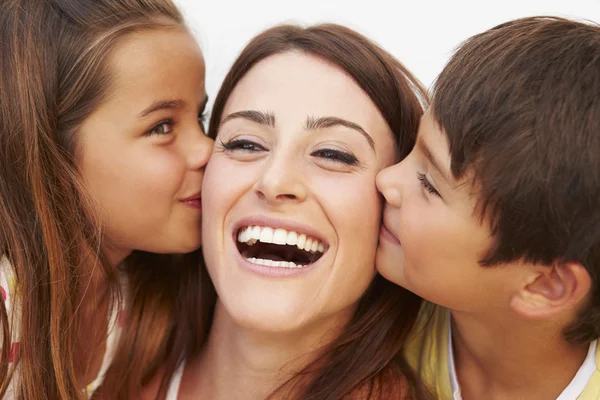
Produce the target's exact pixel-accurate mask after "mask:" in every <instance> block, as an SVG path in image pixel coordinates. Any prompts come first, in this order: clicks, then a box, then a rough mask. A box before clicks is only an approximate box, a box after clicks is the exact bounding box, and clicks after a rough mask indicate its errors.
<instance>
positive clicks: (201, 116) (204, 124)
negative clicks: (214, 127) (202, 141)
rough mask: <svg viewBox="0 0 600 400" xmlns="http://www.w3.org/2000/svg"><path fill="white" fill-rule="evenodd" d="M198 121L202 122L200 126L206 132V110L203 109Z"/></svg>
mask: <svg viewBox="0 0 600 400" xmlns="http://www.w3.org/2000/svg"><path fill="white" fill-rule="evenodd" d="M198 123H199V124H200V128H202V132H206V112H204V111H202V113H200V115H198Z"/></svg>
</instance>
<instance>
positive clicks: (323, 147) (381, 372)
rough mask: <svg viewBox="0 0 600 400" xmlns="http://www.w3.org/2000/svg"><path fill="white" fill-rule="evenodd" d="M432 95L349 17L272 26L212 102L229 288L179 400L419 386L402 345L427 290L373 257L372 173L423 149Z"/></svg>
mask: <svg viewBox="0 0 600 400" xmlns="http://www.w3.org/2000/svg"><path fill="white" fill-rule="evenodd" d="M426 99H427V97H426V93H425V90H424V89H423V88H422V87H421V85H420V84H419V83H418V81H417V80H416V79H414V78H413V77H412V76H411V75H410V74H409V72H408V71H407V70H406V69H405V68H404V67H403V66H402V65H401V64H400V63H399V62H398V61H396V60H395V59H394V58H393V57H392V56H391V55H389V54H388V53H386V52H385V51H384V50H382V49H380V48H379V47H378V46H376V45H375V44H373V43H372V42H370V41H369V40H367V39H366V38H364V37H363V36H361V35H359V34H358V33H356V32H354V31H351V30H349V29H347V28H344V27H341V26H337V25H320V26H315V27H311V28H307V29H303V28H299V27H295V26H280V27H276V28H272V29H270V30H268V31H266V32H264V33H262V34H261V35H259V36H258V37H256V38H255V39H254V40H252V41H251V42H250V44H248V46H247V47H246V49H245V50H244V51H243V52H242V54H241V55H240V56H239V58H238V59H237V60H236V62H235V63H234V65H233V67H232V69H231V71H230V72H229V74H228V75H227V77H226V78H225V81H224V84H223V86H222V88H221V90H220V92H219V94H218V96H217V99H216V101H215V105H214V110H213V115H212V119H211V125H210V129H209V136H211V137H213V138H215V139H216V144H215V149H214V151H213V155H212V156H211V161H210V162H209V165H208V167H207V170H206V175H205V180H204V183H203V207H204V209H205V211H206V213H205V215H204V221H203V238H204V243H203V249H204V250H203V251H204V256H205V260H206V266H207V269H208V272H209V273H210V276H211V278H212V282H213V283H214V286H215V289H216V292H217V294H218V298H217V299H216V306H215V308H214V318H213V322H212V326H211V329H210V333H209V338H208V342H207V345H206V346H205V347H204V349H203V350H202V351H201V353H199V354H197V355H191V356H190V357H188V361H187V367H186V368H185V371H184V372H183V376H182V378H181V383H180V382H179V376H177V377H176V379H174V381H173V382H172V386H171V389H170V392H171V395H172V397H170V398H172V399H174V398H175V397H176V394H177V393H179V396H180V398H236V399H263V398H265V397H272V398H285V399H343V398H360V399H363V398H370V399H390V398H403V397H412V396H415V397H419V396H420V395H421V394H422V392H421V387H420V385H419V384H418V383H417V382H416V380H415V378H414V377H413V375H412V373H411V371H410V370H409V369H408V367H407V365H406V362H405V361H404V359H403V356H402V347H403V343H404V340H405V338H406V335H407V333H408V331H409V330H410V328H411V326H412V322H413V321H414V318H415V317H416V314H417V310H418V306H419V300H418V299H417V298H416V297H415V296H414V295H412V294H410V293H408V292H406V291H405V290H403V289H401V288H398V287H397V286H395V285H393V284H390V283H388V282H387V281H385V280H384V279H382V278H381V277H380V276H379V275H376V273H375V269H374V258H375V251H376V248H377V241H378V236H379V229H380V226H379V225H380V219H381V201H380V197H379V195H378V193H377V190H376V188H375V176H376V174H377V173H378V171H379V170H381V169H382V168H384V167H386V166H389V165H392V164H393V163H394V162H395V161H396V160H398V159H399V158H403V157H404V156H405V155H406V154H408V152H409V151H410V149H411V148H412V146H413V144H414V142H415V137H416V132H417V127H418V123H419V118H420V116H421V115H422V113H423V104H424V103H426V101H427V100H426Z"/></svg>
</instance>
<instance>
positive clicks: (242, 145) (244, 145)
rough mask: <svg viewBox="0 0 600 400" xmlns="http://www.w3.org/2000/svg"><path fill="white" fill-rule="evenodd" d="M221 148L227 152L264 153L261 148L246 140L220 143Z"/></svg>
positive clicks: (263, 149)
mask: <svg viewBox="0 0 600 400" xmlns="http://www.w3.org/2000/svg"><path fill="white" fill-rule="evenodd" d="M221 146H222V147H223V148H224V149H225V150H227V151H243V152H248V153H255V152H259V151H266V149H265V148H264V147H263V146H261V145H260V144H258V143H256V142H253V141H251V140H248V139H233V140H231V141H229V142H227V143H224V142H221Z"/></svg>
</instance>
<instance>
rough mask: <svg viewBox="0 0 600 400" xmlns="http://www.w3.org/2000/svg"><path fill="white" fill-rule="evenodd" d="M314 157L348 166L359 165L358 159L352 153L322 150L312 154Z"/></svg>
mask: <svg viewBox="0 0 600 400" xmlns="http://www.w3.org/2000/svg"><path fill="white" fill-rule="evenodd" d="M311 156H313V157H319V158H324V159H326V160H329V161H333V162H339V163H344V164H348V165H357V164H358V159H357V158H356V157H355V156H353V155H352V154H350V153H346V152H344V151H340V150H333V149H321V150H316V151H314V152H312V153H311Z"/></svg>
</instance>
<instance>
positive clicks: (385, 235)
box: [379, 222, 401, 245]
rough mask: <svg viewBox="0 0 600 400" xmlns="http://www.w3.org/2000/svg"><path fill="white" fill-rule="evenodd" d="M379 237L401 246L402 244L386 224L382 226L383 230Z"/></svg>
mask: <svg viewBox="0 0 600 400" xmlns="http://www.w3.org/2000/svg"><path fill="white" fill-rule="evenodd" d="M379 235H380V236H381V237H382V238H384V239H387V240H388V241H390V242H392V243H395V244H397V245H401V243H400V239H398V238H397V237H396V235H394V234H393V233H392V232H391V231H390V230H389V229H388V228H387V226H386V224H385V222H383V223H382V224H381V229H380V231H379Z"/></svg>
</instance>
